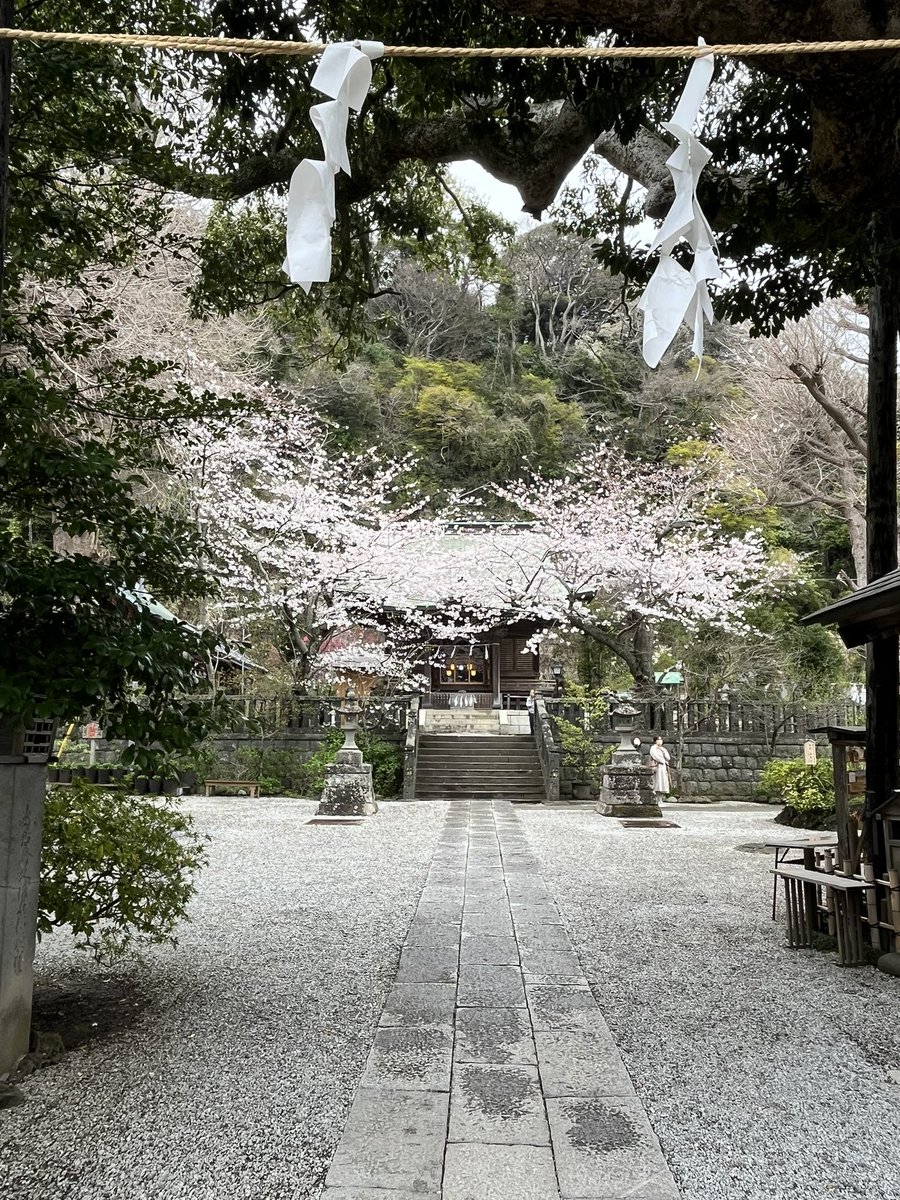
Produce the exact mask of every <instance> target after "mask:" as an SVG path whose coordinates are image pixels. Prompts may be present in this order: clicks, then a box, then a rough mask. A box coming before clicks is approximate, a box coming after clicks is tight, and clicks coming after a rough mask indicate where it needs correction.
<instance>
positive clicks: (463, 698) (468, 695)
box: [421, 689, 528, 710]
mask: <svg viewBox="0 0 900 1200" xmlns="http://www.w3.org/2000/svg"><path fill="white" fill-rule="evenodd" d="M527 699H528V697H527V695H526V694H525V693H524V692H501V693H500V707H501V708H508V709H521V710H524V708H525V701H526V700H527ZM421 704H422V708H493V707H494V696H493V693H492V692H466V691H463V690H462V689H460V690H459V691H457V692H425V693H424V695H423V696H422V699H421Z"/></svg>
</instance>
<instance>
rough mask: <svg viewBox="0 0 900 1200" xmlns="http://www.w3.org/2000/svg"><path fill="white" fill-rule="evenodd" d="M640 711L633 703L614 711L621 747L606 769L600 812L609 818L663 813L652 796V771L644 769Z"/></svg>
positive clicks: (619, 706)
mask: <svg viewBox="0 0 900 1200" xmlns="http://www.w3.org/2000/svg"><path fill="white" fill-rule="evenodd" d="M640 715H641V710H640V709H639V708H635V707H634V705H632V704H618V705H616V707H615V708H614V709H612V711H611V713H610V716H611V717H612V725H613V731H614V732H615V733H617V734H618V735H619V744H618V746H617V747H616V749H615V750H614V751H613V756H612V759H611V760H610V761H609V762H608V763H607V764H606V766H605V767H604V768H603V787H602V788H601V790H600V803H599V804H598V805H597V812H600V813H603V815H604V816H606V817H643V818H655V817H661V816H662V811H661V809H660V807H659V804H658V803H657V800H656V797H655V796H654V794H653V789H652V788H651V786H650V781H651V779H652V778H653V768H652V767H648V766H645V764H644V761H643V755H642V754H641V751H640V744H641V743H640V739H639V738H637V737H635V730H636V728H637V725H636V724H635V722H636V720H637V718H638V717H640Z"/></svg>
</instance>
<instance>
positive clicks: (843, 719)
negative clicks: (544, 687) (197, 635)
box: [545, 697, 866, 738]
mask: <svg viewBox="0 0 900 1200" xmlns="http://www.w3.org/2000/svg"><path fill="white" fill-rule="evenodd" d="M545 702H546V706H547V711H548V713H550V715H551V716H557V715H558V716H561V717H563V718H565V719H566V720H567V721H572V722H574V723H575V724H577V725H582V724H583V723H584V709H583V708H582V706H581V705H580V704H578V703H573V702H571V701H567V700H565V699H554V698H547V699H546V701H545ZM629 704H631V705H633V706H634V707H635V708H638V709H640V710H641V712H640V716H638V717H635V718H634V724H635V726H636V727H637V728H638V729H639V730H640V731H642V732H647V733H662V734H665V733H668V734H675V733H678V734H679V735H680V736H681V737H701V736H703V735H704V734H715V735H719V736H721V735H723V734H725V735H736V734H763V735H765V736H767V737H768V738H777V737H781V736H785V735H791V734H796V735H800V736H805V735H806V733H807V731H808V730H810V729H814V728H816V726H820V725H843V726H851V727H853V726H858V725H864V724H865V718H866V713H865V708H864V707H863V706H861V705H859V704H854V703H852V702H851V701H849V700H835V701H833V702H831V703H824V704H819V705H805V704H797V703H779V704H776V703H757V702H755V701H750V700H730V699H729V700H719V699H715V700H677V699H673V698H671V697H666V698H664V699H643V700H638V699H633V700H629ZM614 706H615V702H614V701H611V702H610V707H609V708H608V709H607V711H606V713H605V714H604V715H603V716H602V717H600V718H599V719H597V720H595V721H594V722H593V731H594V732H595V733H600V734H602V733H613V732H614V721H615V718H614V717H613V715H612V711H611V710H612V708H613V707H614Z"/></svg>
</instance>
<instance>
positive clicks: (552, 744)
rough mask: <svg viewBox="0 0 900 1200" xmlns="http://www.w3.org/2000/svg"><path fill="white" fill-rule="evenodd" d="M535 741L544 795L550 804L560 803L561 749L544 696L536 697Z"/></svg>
mask: <svg viewBox="0 0 900 1200" xmlns="http://www.w3.org/2000/svg"><path fill="white" fill-rule="evenodd" d="M534 715H535V722H534V740H535V741H536V742H537V749H538V757H539V758H540V760H541V774H542V775H543V777H544V795H545V796H546V798H547V802H548V803H549V804H555V803H558V802H559V755H560V748H559V744H558V743H557V741H556V739H555V738H554V736H553V726H552V725H551V724H550V715H549V713H548V712H547V706H546V704H545V703H544V697H543V696H540V695H539V696H536V697H535V703H534Z"/></svg>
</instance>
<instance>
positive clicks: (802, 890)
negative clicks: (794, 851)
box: [772, 867, 875, 967]
mask: <svg viewBox="0 0 900 1200" xmlns="http://www.w3.org/2000/svg"><path fill="white" fill-rule="evenodd" d="M772 874H773V875H776V876H777V877H778V878H779V879H783V880H784V907H785V912H786V914H787V935H788V945H789V946H792V947H793V948H794V949H800V948H802V947H804V946H811V945H812V940H813V933H814V932H815V927H816V913H817V911H818V907H819V901H818V893H817V889H818V888H825V889H826V891H828V892H830V893H831V894H832V897H833V900H834V924H835V934H836V935H837V943H838V961H839V963H840V964H841V966H842V967H861V966H862V965H863V963H864V962H865V957H864V953H863V930H862V926H863V919H862V910H861V908H860V897H861V895H862V893H863V892H865V891H866V890H867V889H868V888H871V887H874V886H875V885H874V884H872V883H866V882H865V881H864V880H862V879H848V878H847V876H846V875H833V874H830V873H829V872H827V871H810V870H809V869H808V868H807V867H775V868H773V869H772Z"/></svg>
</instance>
